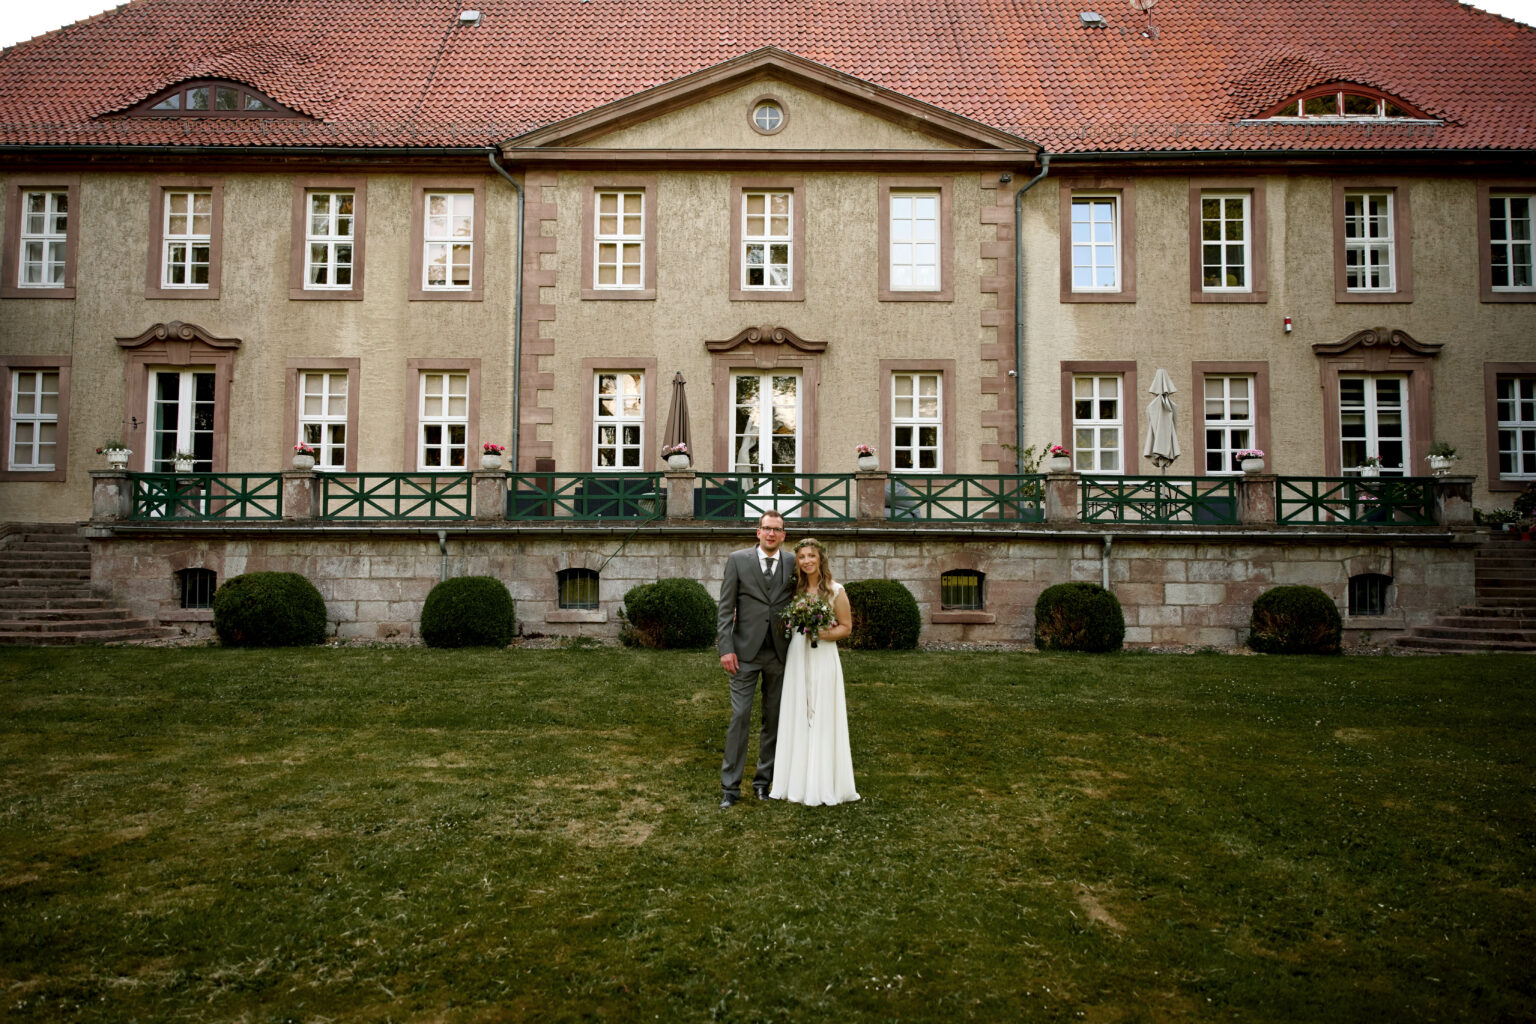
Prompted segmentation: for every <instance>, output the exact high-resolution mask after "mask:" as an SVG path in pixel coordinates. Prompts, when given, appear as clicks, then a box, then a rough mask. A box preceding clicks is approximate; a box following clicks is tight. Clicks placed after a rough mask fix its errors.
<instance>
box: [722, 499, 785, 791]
mask: <svg viewBox="0 0 1536 1024" xmlns="http://www.w3.org/2000/svg"><path fill="white" fill-rule="evenodd" d="M783 543H784V517H783V516H781V515H779V513H777V512H774V511H768V512H764V513H763V514H762V515H761V516H760V517H759V518H758V520H757V547H754V548H745V549H743V550H741V551H734V552H732V553H731V555H730V557H729V558H727V559H726V560H725V581H724V582H723V583H721V584H720V612H719V616H718V618H717V626H718V629H717V631H716V634H715V648H716V649H717V650H718V651H719V652H720V666H721V667H722V668H724V669H725V671H726V672H728V673H729V674H730V677H731V724H730V726H729V727H728V728H727V729H726V731H725V760H723V761H722V762H721V763H720V790H721V796H720V807H721V809H722V810H723V809H725V808H727V807H730V806H731V805H732V804H734V803H736V801H738V800H740V799H741V776H742V772H743V771H744V770H745V769H746V762H747V733H748V732H749V731H750V730H751V726H752V701H753V698H754V697H755V696H756V695H757V682H758V679H759V678H761V679H762V682H763V731H762V735H761V736H759V738H758V741H757V772H756V773H755V774H754V775H753V778H752V788H753V790H755V791H756V793H757V798H758V799H759V800H762V799H765V798H766V797H767V796H768V788H769V786H770V785H771V784H772V783H773V750H774V747H775V746H776V745H777V744H778V740H779V691H780V689H782V687H783V685H784V652H785V651H786V650H787V649H788V648H789V640H788V639H787V638H786V637H785V636H784V630H783V629H782V628H781V625H780V622H779V616H780V614H781V613H782V612H783V611H784V607H785V605H787V604H789V599H790V597H791V596H792V594H793V591H794V567H793V566H791V565H788V564H786V563H787V562H788V560H789V559H788V556H787V555H786V554H785V553H784V552H783V551H782V550H780V546H781V545H782V544H783Z"/></svg>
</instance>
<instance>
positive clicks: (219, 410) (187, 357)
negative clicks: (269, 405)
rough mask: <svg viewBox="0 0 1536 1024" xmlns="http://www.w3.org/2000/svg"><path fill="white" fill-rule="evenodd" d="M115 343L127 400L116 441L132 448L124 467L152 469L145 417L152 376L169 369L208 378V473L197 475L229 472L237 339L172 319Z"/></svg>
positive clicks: (148, 420)
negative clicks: (210, 384)
mask: <svg viewBox="0 0 1536 1024" xmlns="http://www.w3.org/2000/svg"><path fill="white" fill-rule="evenodd" d="M117 344H118V346H119V347H120V348H122V349H123V350H124V356H125V358H124V361H123V373H124V383H125V389H126V391H127V401H126V402H125V403H124V408H125V409H126V410H127V411H126V412H125V413H124V422H123V427H122V433H121V437H122V440H124V441H126V442H127V443H128V447H129V448H132V449H133V457H132V460H131V461H130V462H129V468H130V469H135V470H138V471H140V472H149V471H152V467H153V466H154V464H155V457H156V455H157V452H156V451H155V450H154V442H155V439H154V438H152V437H151V436H150V432H151V431H153V429H154V422H153V419H152V418H151V413H150V409H151V407H152V398H153V397H154V396H153V393H152V386H153V384H154V381H155V375H156V374H157V373H160V372H163V371H165V370H167V369H171V370H176V371H186V372H193V373H198V372H201V373H211V374H212V375H213V396H212V402H211V405H212V422H211V424H210V425H209V426H208V427H207V428H206V430H205V433H206V436H207V437H208V438H209V441H210V443H211V445H212V448H211V450H210V452H209V453H208V454H206V455H205V456H204V457H203V458H204V461H205V463H206V464H207V466H208V468H207V469H205V470H202V471H204V472H212V473H227V472H229V406H230V390H231V386H232V384H233V381H234V376H235V358H236V356H237V355H238V354H239V351H240V348H241V345H242V342H241V340H240V339H239V338H220V337H217V336H215V335H213V334H211V333H209V332H208V331H207V330H205V329H204V328H202V327H200V326H198V325H197V324H189V323H183V322H182V321H179V320H173V321H171V322H170V323H158V324H155V325H154V326H153V327H150V328H149V329H148V330H146V331H144V332H143V333H142V334H139V335H136V336H134V337H121V338H118V339H117ZM194 398H195V396H194ZM135 421H137V422H135ZM172 443H173V444H174V441H173V442H172ZM159 454H163V455H165V456H166V457H167V458H169V457H170V456H172V455H174V454H175V452H174V449H173V450H171V451H167V452H163V453H159ZM167 465H169V464H167Z"/></svg>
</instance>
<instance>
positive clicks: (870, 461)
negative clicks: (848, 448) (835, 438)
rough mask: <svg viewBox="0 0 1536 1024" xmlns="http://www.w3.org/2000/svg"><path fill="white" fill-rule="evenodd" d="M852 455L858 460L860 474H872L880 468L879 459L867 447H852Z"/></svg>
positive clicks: (860, 445)
mask: <svg viewBox="0 0 1536 1024" xmlns="http://www.w3.org/2000/svg"><path fill="white" fill-rule="evenodd" d="M853 454H854V456H855V457H856V458H857V459H858V460H859V472H860V473H873V472H875V471H876V470H878V469H879V468H880V459H879V458H878V457H877V456H876V455H875V450H874V449H873V448H871V447H870V446H869V445H867V444H859V445H854V447H853Z"/></svg>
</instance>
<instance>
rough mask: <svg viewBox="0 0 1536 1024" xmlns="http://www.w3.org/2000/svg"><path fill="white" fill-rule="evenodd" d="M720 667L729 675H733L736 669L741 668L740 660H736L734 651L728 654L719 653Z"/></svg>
mask: <svg viewBox="0 0 1536 1024" xmlns="http://www.w3.org/2000/svg"><path fill="white" fill-rule="evenodd" d="M720 667H721V668H723V669H725V670H726V671H727V672H729V673H730V674H731V675H735V674H736V671H737V670H738V669H739V668H741V662H739V661H737V660H736V652H735V651H732V652H731V653H730V654H722V655H720Z"/></svg>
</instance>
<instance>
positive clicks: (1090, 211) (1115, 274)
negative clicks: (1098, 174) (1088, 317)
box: [1072, 195, 1120, 292]
mask: <svg viewBox="0 0 1536 1024" xmlns="http://www.w3.org/2000/svg"><path fill="white" fill-rule="evenodd" d="M1072 290H1073V291H1075V292H1114V291H1119V290H1120V198H1119V197H1118V196H1091V195H1083V196H1079V195H1074V196H1073V197H1072Z"/></svg>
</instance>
